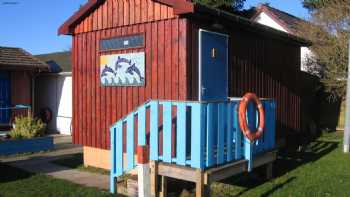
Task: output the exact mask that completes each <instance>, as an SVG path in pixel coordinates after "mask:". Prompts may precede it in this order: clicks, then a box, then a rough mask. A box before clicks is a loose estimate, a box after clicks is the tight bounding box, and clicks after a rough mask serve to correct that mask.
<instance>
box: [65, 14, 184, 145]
mask: <svg viewBox="0 0 350 197" xmlns="http://www.w3.org/2000/svg"><path fill="white" fill-rule="evenodd" d="M186 27H187V20H186V19H178V18H172V19H166V20H160V21H154V22H150V23H142V24H137V25H129V26H125V27H116V28H110V29H105V30H100V31H92V32H87V33H79V34H76V35H74V37H73V48H72V50H73V93H74V95H73V104H74V107H73V141H74V143H78V144H83V145H86V146H92V147H97V148H104V149H108V148H109V140H110V139H109V127H110V126H111V125H112V124H113V123H115V122H116V121H117V120H118V119H120V118H122V117H123V116H125V115H127V114H128V113H129V112H131V111H132V110H133V109H135V108H136V107H137V106H139V105H141V104H142V103H144V102H145V101H147V100H149V99H171V100H186V99H187V94H186V93H187V86H186V85H187V84H186V68H187V65H186V63H187V62H186V60H187V59H188V58H187V54H188V53H187V52H186V51H187V45H186V38H187V37H186V34H187V31H186V29H187V28H186ZM135 33H142V34H144V35H145V47H144V48H138V49H127V50H119V51H111V52H99V43H100V40H101V39H104V38H109V37H116V36H123V35H130V34H135ZM141 51H144V52H145V55H146V61H145V62H146V65H145V69H146V70H145V72H146V76H145V79H146V84H145V86H144V87H102V86H101V83H100V78H99V76H100V65H99V61H100V60H99V58H100V56H101V55H108V54H113V53H130V52H141Z"/></svg>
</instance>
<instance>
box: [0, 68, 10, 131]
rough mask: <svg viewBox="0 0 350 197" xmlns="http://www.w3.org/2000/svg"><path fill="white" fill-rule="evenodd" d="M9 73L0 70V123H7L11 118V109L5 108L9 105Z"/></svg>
mask: <svg viewBox="0 0 350 197" xmlns="http://www.w3.org/2000/svg"><path fill="white" fill-rule="evenodd" d="M10 88H11V85H10V74H9V73H8V72H5V71H1V72H0V124H8V123H9V122H10V119H11V110H10V109H6V108H8V107H10V105H11V94H10V93H11V92H10Z"/></svg>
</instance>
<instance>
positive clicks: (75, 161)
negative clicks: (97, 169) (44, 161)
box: [52, 153, 84, 169]
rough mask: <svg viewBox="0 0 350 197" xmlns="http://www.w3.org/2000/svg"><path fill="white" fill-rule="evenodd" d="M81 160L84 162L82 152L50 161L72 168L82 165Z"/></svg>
mask: <svg viewBox="0 0 350 197" xmlns="http://www.w3.org/2000/svg"><path fill="white" fill-rule="evenodd" d="M83 162H84V158H83V153H76V154H73V155H70V156H68V157H65V158H62V159H57V160H53V161H52V163H55V164H58V165H62V166H65V167H68V168H73V169H76V168H80V167H81V166H82V165H83Z"/></svg>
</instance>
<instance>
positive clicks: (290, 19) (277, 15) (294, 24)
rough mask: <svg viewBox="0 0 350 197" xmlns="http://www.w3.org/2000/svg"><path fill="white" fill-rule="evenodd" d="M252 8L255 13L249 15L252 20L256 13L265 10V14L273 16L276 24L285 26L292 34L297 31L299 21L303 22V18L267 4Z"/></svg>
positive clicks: (256, 15)
mask: <svg viewBox="0 0 350 197" xmlns="http://www.w3.org/2000/svg"><path fill="white" fill-rule="evenodd" d="M253 10H255V14H254V15H253V16H250V18H251V19H252V20H254V19H255V18H256V17H258V15H259V14H260V13H261V12H265V13H266V14H267V15H269V16H270V17H271V18H273V19H274V20H275V21H276V22H277V23H278V24H280V25H281V26H282V27H283V28H285V29H286V30H287V31H288V32H289V33H292V34H296V32H298V25H299V24H300V23H303V22H305V20H303V19H301V18H298V17H296V16H293V15H291V14H289V13H287V12H284V11H282V10H278V9H276V8H273V7H271V6H269V5H268V4H260V5H258V6H257V7H256V8H253ZM248 17H249V15H248Z"/></svg>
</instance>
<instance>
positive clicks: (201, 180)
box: [196, 170, 205, 197]
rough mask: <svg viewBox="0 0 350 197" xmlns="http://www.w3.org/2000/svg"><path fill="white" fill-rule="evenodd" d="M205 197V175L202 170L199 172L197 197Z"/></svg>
mask: <svg viewBox="0 0 350 197" xmlns="http://www.w3.org/2000/svg"><path fill="white" fill-rule="evenodd" d="M204 195H205V185H204V173H203V172H202V170H197V181H196V197H203V196H204Z"/></svg>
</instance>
